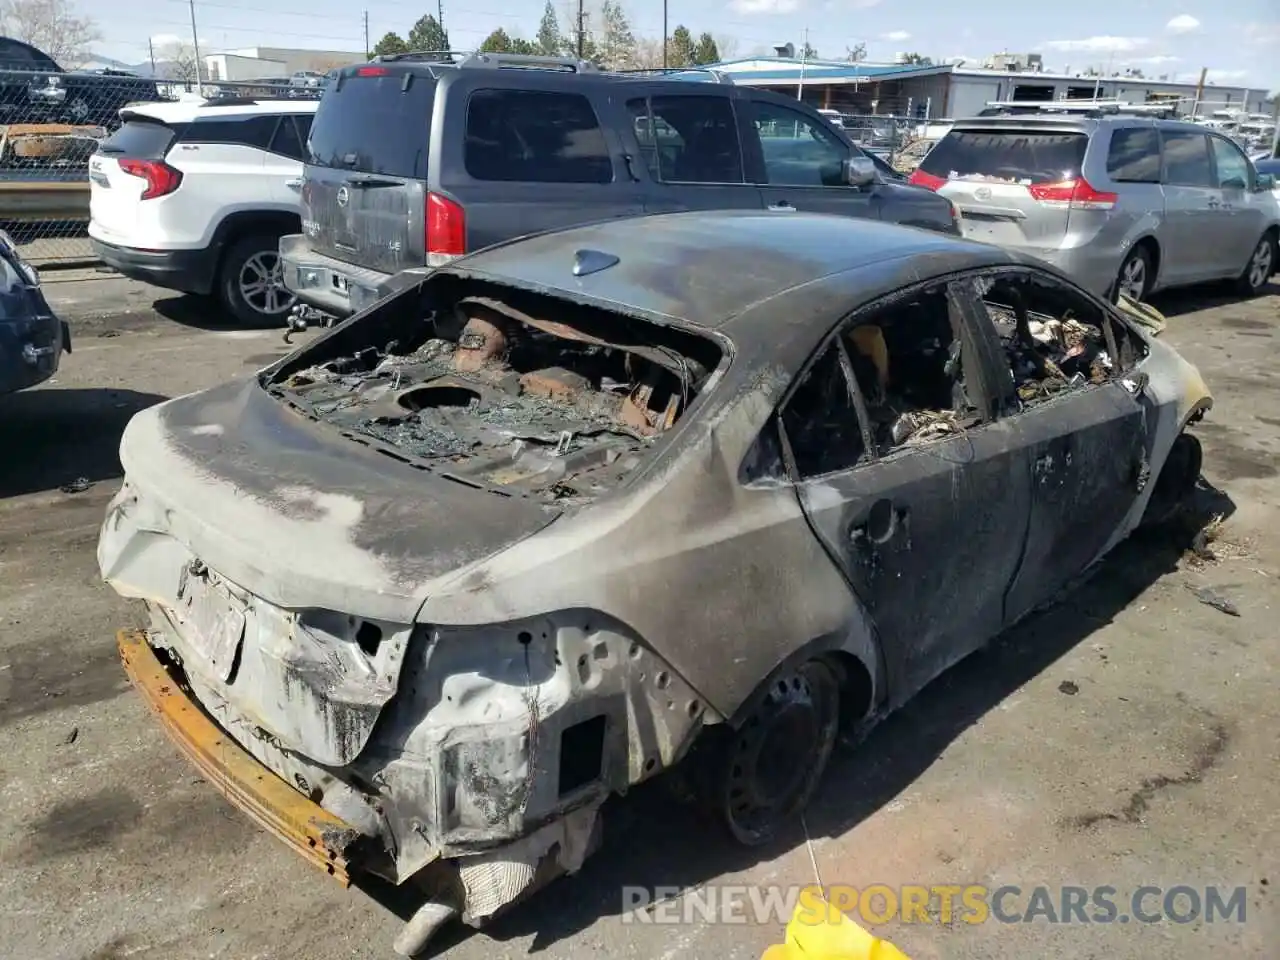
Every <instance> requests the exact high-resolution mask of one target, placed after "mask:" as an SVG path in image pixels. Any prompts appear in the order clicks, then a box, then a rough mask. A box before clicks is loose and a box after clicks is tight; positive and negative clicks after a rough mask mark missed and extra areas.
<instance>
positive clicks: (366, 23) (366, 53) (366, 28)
mask: <svg viewBox="0 0 1280 960" xmlns="http://www.w3.org/2000/svg"><path fill="white" fill-rule="evenodd" d="M364 58H365V59H366V60H368V59H369V11H368V10H366V11H365V12H364Z"/></svg>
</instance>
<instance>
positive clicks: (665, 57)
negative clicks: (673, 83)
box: [662, 0, 667, 70]
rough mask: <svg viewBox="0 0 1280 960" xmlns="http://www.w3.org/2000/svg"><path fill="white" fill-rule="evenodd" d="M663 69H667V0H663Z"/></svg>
mask: <svg viewBox="0 0 1280 960" xmlns="http://www.w3.org/2000/svg"><path fill="white" fill-rule="evenodd" d="M662 69H663V70H665V69H667V0H662Z"/></svg>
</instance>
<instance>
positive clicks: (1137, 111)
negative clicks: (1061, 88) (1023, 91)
mask: <svg viewBox="0 0 1280 960" xmlns="http://www.w3.org/2000/svg"><path fill="white" fill-rule="evenodd" d="M1177 103H1178V101H1174V102H1172V103H1129V102H1128V101H1127V100H1118V99H1114V98H1103V97H1098V98H1091V99H1087V100H1086V99H1067V100H990V101H988V102H987V106H986V109H984V110H983V111H982V112H981V113H979V114H978V115H979V116H981V117H994V116H1010V115H1013V116H1016V115H1018V114H1031V113H1042V114H1058V115H1061V114H1075V115H1081V116H1090V117H1105V116H1134V117H1140V116H1170V115H1176V113H1177Z"/></svg>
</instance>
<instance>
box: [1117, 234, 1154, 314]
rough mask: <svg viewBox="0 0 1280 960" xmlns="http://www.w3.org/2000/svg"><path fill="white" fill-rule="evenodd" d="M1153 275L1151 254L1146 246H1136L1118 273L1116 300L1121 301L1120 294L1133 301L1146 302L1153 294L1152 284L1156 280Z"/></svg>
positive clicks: (1141, 244) (1122, 263)
mask: <svg viewBox="0 0 1280 960" xmlns="http://www.w3.org/2000/svg"><path fill="white" fill-rule="evenodd" d="M1152 273H1153V264H1152V262H1151V253H1150V251H1149V250H1147V246H1146V244H1144V243H1139V244H1135V245H1134V247H1133V249H1132V250H1130V251H1129V253H1128V255H1127V256H1126V257H1125V258H1124V260H1123V261H1122V262H1121V264H1120V269H1119V271H1117V273H1116V287H1115V296H1114V299H1115V300H1119V299H1120V294H1122V293H1123V294H1126V295H1127V296H1129V297H1130V298H1131V299H1133V300H1138V301H1142V300H1145V299H1146V298H1147V294H1148V293H1150V292H1151V284H1152V281H1153V280H1154V279H1155V278H1154V277H1153V276H1152ZM1135 293H1136V296H1135Z"/></svg>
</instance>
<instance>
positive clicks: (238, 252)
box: [218, 235, 297, 326]
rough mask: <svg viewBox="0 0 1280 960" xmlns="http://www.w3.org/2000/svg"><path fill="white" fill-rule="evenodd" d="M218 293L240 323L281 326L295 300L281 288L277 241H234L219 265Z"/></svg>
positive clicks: (272, 238)
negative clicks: (220, 268)
mask: <svg viewBox="0 0 1280 960" xmlns="http://www.w3.org/2000/svg"><path fill="white" fill-rule="evenodd" d="M218 292H219V296H220V298H221V300H222V305H223V306H224V307H225V308H226V309H227V310H228V311H229V312H230V313H231V314H232V315H233V316H234V317H235V318H236V320H238V321H239V322H240V323H242V324H245V325H268V326H275V325H278V324H280V323H282V322H283V320H284V317H285V316H286V315H287V314H288V313H289V310H290V309H291V308H292V307H293V305H294V303H296V302H297V298H296V297H294V295H293V294H292V293H291V292H290V291H289V289H288V288H287V287H286V286H285V285H284V275H283V273H282V271H281V265H280V240H279V238H278V237H275V236H268V235H263V236H254V237H245V238H244V239H242V240H238V241H236V242H235V243H234V244H233V245H232V247H231V249H230V250H228V251H227V255H226V259H224V260H223V262H222V272H221V275H220V280H219V288H218Z"/></svg>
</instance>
